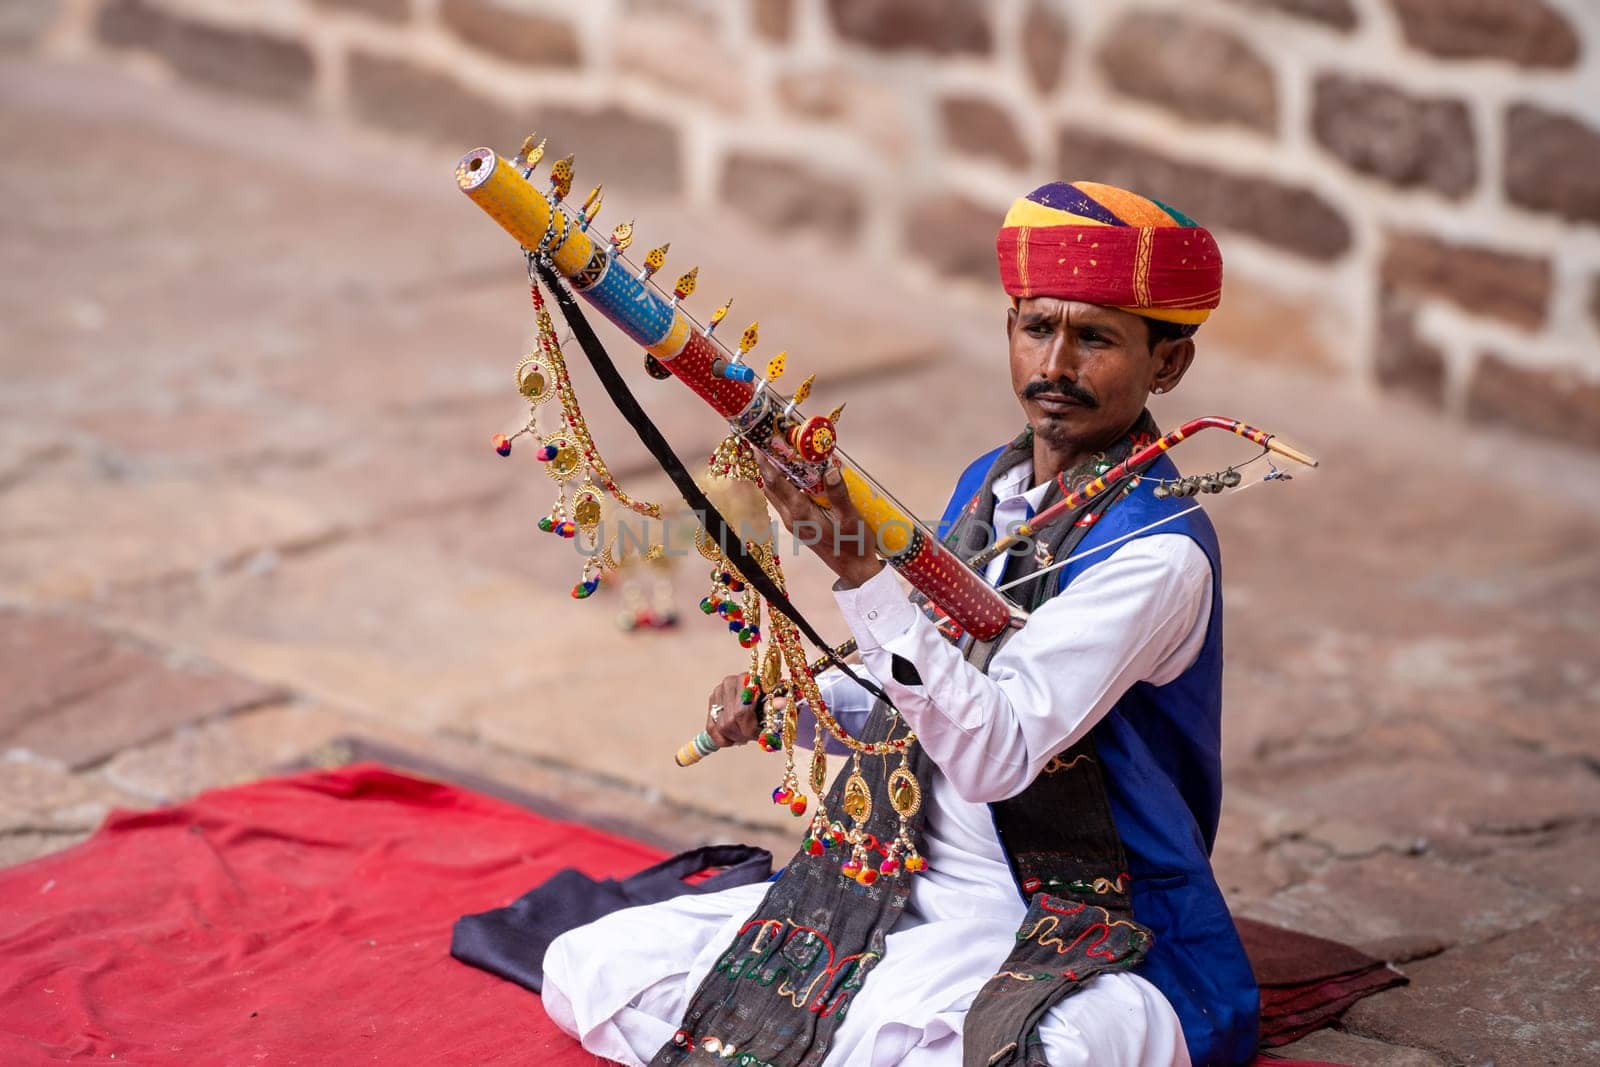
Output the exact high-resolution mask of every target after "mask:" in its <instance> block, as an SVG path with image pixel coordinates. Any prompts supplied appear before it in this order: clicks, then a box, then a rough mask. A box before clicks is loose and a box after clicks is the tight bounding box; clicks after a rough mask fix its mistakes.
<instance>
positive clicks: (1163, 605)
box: [834, 534, 1211, 803]
mask: <svg viewBox="0 0 1600 1067" xmlns="http://www.w3.org/2000/svg"><path fill="white" fill-rule="evenodd" d="M834 595H835V599H837V600H838V602H839V607H840V610H841V611H843V612H844V617H845V621H846V622H848V623H849V625H850V629H851V631H852V632H853V633H854V634H855V637H856V641H857V643H858V644H859V645H860V647H861V659H862V662H863V663H864V664H866V666H867V668H868V669H869V670H870V671H871V672H872V674H873V675H874V676H875V677H877V678H880V679H884V681H883V683H882V684H883V687H884V689H885V691H886V692H887V693H888V694H889V696H890V698H891V699H892V700H893V701H894V703H895V705H896V706H897V707H898V708H899V709H900V712H901V714H903V715H904V716H905V718H906V720H907V721H908V722H909V723H910V724H911V726H912V728H913V729H915V730H916V732H917V736H918V737H919V738H920V739H921V740H922V745H923V748H924V749H925V750H926V751H927V753H928V755H929V756H930V757H932V759H933V761H934V763H935V764H937V765H938V767H939V769H940V770H941V771H943V772H944V774H945V777H947V778H948V779H949V780H950V783H951V785H952V786H954V787H955V789H956V791H957V792H958V793H960V795H961V796H962V798H963V799H965V800H967V801H970V802H972V803H989V802H993V801H996V800H1003V799H1005V798H1006V797H1010V796H1014V795H1016V794H1017V793H1020V792H1021V791H1022V790H1023V789H1024V788H1026V787H1027V785H1028V783H1029V782H1032V781H1033V780H1034V779H1035V778H1036V777H1038V775H1039V772H1040V771H1041V770H1043V769H1044V765H1045V764H1046V763H1048V762H1049V761H1050V758H1051V757H1052V756H1055V755H1056V754H1057V753H1059V752H1061V751H1062V750H1063V749H1065V748H1066V747H1067V746H1069V745H1071V744H1072V743H1073V742H1075V741H1077V740H1078V739H1079V738H1081V737H1083V736H1084V735H1085V734H1086V733H1088V732H1089V730H1090V729H1091V728H1092V727H1093V726H1094V725H1095V723H1097V722H1099V721H1100V719H1101V718H1102V717H1104V715H1105V714H1106V712H1107V711H1109V710H1110V709H1111V707H1112V705H1113V704H1115V703H1116V702H1117V701H1118V700H1119V699H1121V697H1122V695H1123V694H1124V693H1126V692H1127V691H1128V689H1129V688H1130V687H1131V686H1133V685H1134V684H1135V683H1137V682H1140V681H1150V682H1152V683H1154V684H1157V685H1162V684H1165V683H1167V682H1170V681H1172V680H1173V679H1175V678H1176V677H1177V676H1178V675H1179V674H1181V673H1183V671H1184V670H1186V669H1188V667H1189V666H1190V665H1191V664H1192V663H1193V662H1194V660H1195V658H1196V657H1197V656H1198V655H1199V653H1200V648H1201V646H1202V645H1203V644H1204V643H1205V632H1206V627H1207V624H1208V622H1209V618H1210V614H1211V563H1210V561H1209V560H1208V559H1207V558H1206V555H1205V553H1204V552H1203V551H1201V549H1200V546H1199V545H1197V544H1195V542H1194V541H1193V540H1192V539H1190V538H1188V537H1185V536H1183V535H1182V534H1157V535H1154V536H1150V537H1141V538H1136V539H1134V540H1132V541H1130V542H1128V543H1127V544H1124V545H1123V546H1121V547H1120V548H1118V549H1117V550H1116V551H1115V552H1113V553H1112V554H1111V555H1109V556H1107V557H1106V558H1105V559H1103V560H1101V561H1099V562H1097V563H1095V564H1094V565H1093V566H1091V567H1090V568H1089V569H1088V570H1086V571H1085V572H1084V573H1083V574H1081V575H1080V576H1078V577H1077V578H1076V579H1075V580H1074V581H1073V582H1072V584H1071V585H1069V586H1067V588H1066V589H1064V590H1062V591H1061V592H1060V593H1059V594H1057V595H1056V596H1054V597H1052V598H1051V599H1050V600H1048V601H1046V602H1045V604H1044V605H1043V606H1042V607H1040V608H1039V610H1038V611H1035V612H1034V613H1033V615H1032V617H1031V618H1030V619H1029V620H1028V622H1027V624H1026V625H1025V626H1023V628H1022V630H1021V631H1020V632H1018V633H1017V634H1015V635H1013V636H1012V637H1011V639H1010V640H1009V641H1007V642H1006V644H1005V645H1004V646H1003V647H1002V648H1001V649H1000V651H999V652H998V653H997V654H996V655H995V657H994V660H993V661H992V662H991V663H990V665H989V672H988V674H985V673H984V672H983V671H981V670H979V669H978V668H977V667H975V666H973V665H972V664H970V663H968V662H967V661H966V660H965V659H964V658H963V657H962V654H961V652H960V650H958V649H957V648H956V647H955V646H954V645H951V644H950V643H949V642H948V641H946V640H945V639H944V638H943V637H942V636H941V635H940V634H939V631H938V629H937V628H936V627H935V626H934V625H933V623H932V622H930V621H929V620H928V619H927V617H926V616H924V615H923V614H922V612H921V611H919V610H918V609H917V608H916V607H915V606H914V605H912V604H911V603H910V602H909V601H908V600H907V599H906V598H905V595H904V594H903V593H902V592H901V590H900V586H899V583H898V581H897V580H896V579H895V577H894V576H893V574H892V573H890V571H889V568H888V567H885V568H884V569H883V571H882V572H880V573H879V574H878V575H877V576H875V577H874V578H872V579H871V580H870V581H867V582H865V583H863V584H862V585H861V586H859V587H858V588H855V589H842V590H839V589H836V590H835V594H834ZM896 657H898V658H900V659H901V660H904V661H906V663H907V664H909V666H910V667H911V668H912V671H911V672H908V671H906V670H905V669H904V666H903V665H902V669H901V670H900V672H899V673H900V675H901V677H903V678H906V677H908V678H910V679H911V684H907V683H906V682H903V681H897V680H896V678H895V675H896V671H895V670H894V659H895V658H896ZM913 672H914V673H913Z"/></svg>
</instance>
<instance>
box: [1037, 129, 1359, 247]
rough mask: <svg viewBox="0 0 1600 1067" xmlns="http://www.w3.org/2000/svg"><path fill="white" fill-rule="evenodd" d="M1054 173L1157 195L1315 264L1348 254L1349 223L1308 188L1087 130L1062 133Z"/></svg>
mask: <svg viewBox="0 0 1600 1067" xmlns="http://www.w3.org/2000/svg"><path fill="white" fill-rule="evenodd" d="M1056 173H1057V174H1059V175H1061V176H1062V177H1063V178H1064V179H1066V180H1078V179H1081V180H1088V181H1098V182H1106V183H1109V184H1111V185H1120V186H1123V187H1125V188H1128V189H1132V190H1134V191H1135V192H1138V193H1141V194H1143V195H1145V196H1153V197H1156V198H1157V199H1160V200H1162V201H1165V202H1166V203H1168V204H1171V205H1172V206H1173V207H1175V208H1177V209H1178V210H1180V211H1183V212H1184V213H1186V214H1188V215H1189V216H1190V217H1192V218H1194V219H1197V220H1198V221H1199V222H1200V223H1201V224H1202V225H1204V226H1207V227H1209V228H1213V229H1221V230H1234V231H1237V232H1239V233H1242V234H1248V235H1249V236H1251V237H1254V238H1256V239H1258V240H1260V241H1264V242H1266V243H1267V244H1270V245H1274V246H1276V247H1278V248H1282V249H1284V250H1285V251H1289V252H1293V253H1295V254H1297V255H1302V256H1306V257H1307V258H1310V259H1315V260H1324V261H1325V260H1332V259H1337V258H1338V257H1340V256H1342V255H1344V253H1345V252H1346V251H1348V250H1349V248H1350V243H1351V235H1350V224H1349V223H1348V222H1346V221H1345V218H1344V216H1343V215H1341V214H1340V213H1339V211H1338V209H1337V208H1335V207H1334V206H1333V205H1332V204H1330V203H1329V202H1328V201H1327V200H1324V199H1323V198H1322V197H1321V196H1320V195H1318V194H1317V193H1315V192H1313V191H1311V190H1310V189H1306V188H1303V187H1301V186H1297V185H1289V184H1286V183H1283V182H1279V181H1275V180H1273V179H1271V178H1264V177H1261V176H1259V175H1250V174H1242V173H1238V172H1235V171H1227V170H1222V169H1219V168H1214V167H1210V166H1206V165H1202V164H1197V163H1190V162H1180V161H1178V160H1176V159H1173V158H1171V157H1169V156H1164V155H1160V154H1158V153H1156V152H1152V151H1150V150H1149V149H1146V148H1143V147H1141V146H1138V145H1134V144H1131V143H1129V142H1127V141H1121V140H1118V139H1116V138H1114V137H1107V136H1104V135H1103V134H1101V133H1098V132H1095V131H1091V130H1090V129H1088V128H1080V127H1071V126H1069V127H1066V128H1064V129H1063V130H1062V131H1061V135H1060V139H1059V141H1058V151H1057V156H1056ZM1223 255H1224V258H1226V255H1227V253H1226V250H1224V253H1223Z"/></svg>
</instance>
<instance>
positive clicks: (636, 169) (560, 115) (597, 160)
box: [519, 105, 683, 197]
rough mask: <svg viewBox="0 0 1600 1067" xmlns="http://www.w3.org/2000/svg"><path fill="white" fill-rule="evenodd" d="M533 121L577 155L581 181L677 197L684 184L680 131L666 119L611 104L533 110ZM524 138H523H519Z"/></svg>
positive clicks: (553, 143)
mask: <svg viewBox="0 0 1600 1067" xmlns="http://www.w3.org/2000/svg"><path fill="white" fill-rule="evenodd" d="M528 115H529V120H530V122H531V124H532V125H533V127H535V128H536V129H538V131H539V136H541V137H546V136H548V137H549V138H550V144H551V146H556V145H570V146H571V147H570V148H564V149H562V151H561V152H559V153H558V155H566V154H567V153H568V152H576V153H577V156H578V158H577V165H578V184H580V185H582V186H583V188H584V189H588V188H589V187H591V186H592V185H594V184H595V183H597V182H604V183H605V187H606V188H607V189H613V188H615V189H627V190H632V191H634V192H647V193H651V194H654V195H657V196H663V197H665V196H673V195H675V194H677V193H678V192H679V190H681V189H682V188H683V157H682V149H681V147H680V143H679V137H678V131H677V130H676V129H674V128H673V127H672V126H669V125H667V124H666V123H664V122H660V121H658V120H656V119H653V118H646V117H645V116H643V115H637V114H635V113H633V112H631V111H628V110H625V109H624V108H620V107H615V106H611V105H606V106H601V107H593V108H584V107H566V106H560V107H558V106H551V107H540V108H536V109H530V111H529V112H528ZM519 140H520V137H519Z"/></svg>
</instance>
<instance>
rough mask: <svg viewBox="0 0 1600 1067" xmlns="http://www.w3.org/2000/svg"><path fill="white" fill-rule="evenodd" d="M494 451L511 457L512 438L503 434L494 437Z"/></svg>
mask: <svg viewBox="0 0 1600 1067" xmlns="http://www.w3.org/2000/svg"><path fill="white" fill-rule="evenodd" d="M494 450H495V451H496V452H498V453H500V454H501V455H502V456H509V455H511V438H509V437H507V436H506V435H505V434H503V433H497V434H495V435H494Z"/></svg>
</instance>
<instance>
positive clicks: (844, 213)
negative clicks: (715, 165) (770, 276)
mask: <svg viewBox="0 0 1600 1067" xmlns="http://www.w3.org/2000/svg"><path fill="white" fill-rule="evenodd" d="M722 196H723V199H724V201H725V202H727V203H728V204H730V205H731V206H732V207H734V208H735V209H736V210H738V211H740V212H741V213H743V214H744V215H747V216H748V217H750V218H752V219H754V220H755V221H757V222H759V223H762V224H763V225H767V226H771V227H773V228H775V229H779V230H791V229H806V230H815V231H818V232H820V233H823V234H825V235H826V236H827V237H828V238H829V240H832V241H849V240H853V239H854V237H855V234H856V230H857V228H858V227H859V226H860V224H861V217H862V203H861V196H860V194H859V193H858V192H857V191H856V189H855V188H854V187H853V186H851V185H849V184H847V183H846V182H844V181H842V180H840V179H838V178H834V177H830V176H828V175H824V174H819V173H817V172H815V171H813V170H810V169H809V168H807V167H806V166H804V165H803V164H800V163H796V162H794V161H791V160H788V159H778V158H774V157H771V156H758V155H751V154H747V153H736V154H734V155H732V156H730V157H729V158H728V161H727V162H726V164H724V166H723V169H722Z"/></svg>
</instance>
